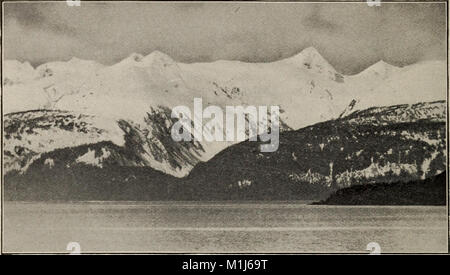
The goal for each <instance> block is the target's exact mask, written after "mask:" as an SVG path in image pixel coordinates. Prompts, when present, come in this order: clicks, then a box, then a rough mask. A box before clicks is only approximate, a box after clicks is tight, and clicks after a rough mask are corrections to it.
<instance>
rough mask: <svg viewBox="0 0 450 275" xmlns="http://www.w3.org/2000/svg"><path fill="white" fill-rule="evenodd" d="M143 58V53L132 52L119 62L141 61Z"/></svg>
mask: <svg viewBox="0 0 450 275" xmlns="http://www.w3.org/2000/svg"><path fill="white" fill-rule="evenodd" d="M143 59H144V56H143V55H142V54H140V53H132V54H130V55H129V56H128V57H126V58H125V59H123V60H122V61H120V62H119V64H124V63H135V62H141V61H142V60H143Z"/></svg>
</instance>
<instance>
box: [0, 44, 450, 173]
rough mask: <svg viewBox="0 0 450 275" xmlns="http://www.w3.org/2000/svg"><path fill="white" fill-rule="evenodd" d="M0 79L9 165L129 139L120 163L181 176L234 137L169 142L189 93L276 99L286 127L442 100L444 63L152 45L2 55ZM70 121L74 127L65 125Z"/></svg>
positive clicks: (217, 99) (252, 101) (216, 101)
mask: <svg viewBox="0 0 450 275" xmlns="http://www.w3.org/2000/svg"><path fill="white" fill-rule="evenodd" d="M2 83H3V91H2V93H3V108H4V109H3V112H4V113H5V114H7V115H6V116H5V129H6V127H9V128H8V129H9V130H8V131H6V130H5V134H6V135H9V138H7V139H5V144H4V145H5V149H6V151H8V152H9V153H8V154H10V155H7V156H6V157H7V158H6V160H5V162H6V165H5V170H6V172H8V171H13V170H19V171H22V170H26V168H27V167H28V165H29V164H30V163H31V162H32V161H33V159H36V158H38V157H39V156H40V155H41V154H42V153H45V152H50V151H53V150H55V149H61V148H66V147H72V146H79V145H82V144H90V143H93V142H101V141H110V142H112V143H113V144H115V145H117V146H124V145H125V144H127V145H128V146H132V148H134V149H133V150H134V152H136V154H137V155H139V161H127V162H126V164H127V165H135V166H150V167H152V168H154V169H156V170H159V171H162V172H164V173H167V174H171V175H174V176H177V177H181V176H185V175H187V174H188V173H189V171H190V170H191V169H192V168H193V167H194V166H195V164H196V163H198V162H199V161H207V160H209V159H211V158H212V157H213V156H214V155H216V154H217V153H218V152H220V151H221V150H223V149H225V148H226V147H228V146H230V145H232V144H233V142H202V143H189V144H187V143H181V144H179V143H176V142H174V141H173V140H171V138H170V136H169V133H170V127H171V125H172V124H173V123H174V121H173V119H171V118H170V112H171V109H172V108H173V107H174V106H178V105H186V106H189V107H191V108H192V107H193V106H192V104H193V99H194V98H202V100H203V105H204V107H206V106H208V105H216V106H221V107H224V106H230V105H233V106H236V105H244V106H246V105H254V106H259V105H278V106H280V110H281V115H280V116H281V117H280V119H281V121H282V125H283V128H284V129H299V128H302V127H306V126H308V125H312V124H315V123H318V122H322V121H327V120H330V119H335V118H339V117H344V116H348V115H349V114H352V113H354V112H355V111H357V110H363V109H367V108H369V107H374V106H377V107H381V106H391V105H396V104H415V103H419V102H432V101H437V100H444V99H446V64H445V62H443V61H427V62H420V63H417V64H413V65H409V66H405V67H401V68H400V67H395V66H392V65H390V64H387V63H385V62H383V61H380V62H378V63H376V64H374V65H372V66H370V67H369V68H367V69H365V70H364V71H362V72H360V73H358V74H356V75H343V74H341V73H339V72H337V71H336V70H335V69H334V68H333V66H331V65H330V64H329V63H328V62H327V61H326V60H325V59H324V58H323V57H322V56H321V55H320V54H319V53H318V52H317V51H316V50H315V49H314V48H306V49H304V50H303V51H301V52H300V53H298V54H297V55H295V56H292V57H290V58H287V59H283V60H279V61H275V62H271V63H244V62H240V61H225V60H219V61H215V62H211V63H191V64H184V63H179V62H176V61H174V60H173V59H172V58H171V57H169V56H167V55H166V54H164V53H161V52H158V51H155V52H152V53H151V54H149V55H147V56H143V55H140V54H132V55H130V56H129V57H127V58H126V59H124V60H122V61H120V62H118V63H116V64H114V65H111V66H105V65H102V64H99V63H97V62H95V61H87V60H80V59H77V58H72V59H70V60H69V61H65V62H49V63H46V64H42V65H40V66H38V67H36V68H33V67H32V66H31V65H30V64H29V63H27V62H25V63H21V62H19V61H16V60H6V61H4V63H3V78H2ZM67 125H71V126H70V127H71V128H70V127H69V128H70V129H68V128H67V127H66V126H67ZM75 125H82V126H80V127H78V128H77V127H75ZM74 127H75V128H76V129H75V128H74ZM85 127H87V129H86V131H84V130H80V129H84V128H85ZM75 130H76V131H77V135H79V137H78V136H76V137H75V136H73V135H72V134H73V131H75ZM74 139H76V140H74ZM50 140H53V142H50ZM130 144H131V145H130ZM5 155H6V154H5ZM88 158H91V160H89V161H90V162H91V163H93V164H95V165H100V164H101V162H102V160H104V159H105V158H107V157H105V156H104V155H102V156H101V158H102V159H97V158H99V157H98V156H96V155H92V156H91V155H87V156H86V157H85V158H84V159H83V160H84V161H88V160H87V159H88ZM92 158H93V159H92Z"/></svg>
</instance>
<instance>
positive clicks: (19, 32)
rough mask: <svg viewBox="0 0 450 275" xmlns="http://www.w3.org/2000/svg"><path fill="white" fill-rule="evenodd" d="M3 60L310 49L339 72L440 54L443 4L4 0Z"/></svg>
mask: <svg viewBox="0 0 450 275" xmlns="http://www.w3.org/2000/svg"><path fill="white" fill-rule="evenodd" d="M4 23H5V24H4V29H3V32H2V33H3V34H4V42H5V44H4V46H5V47H4V54H5V58H6V59H18V60H21V61H25V60H27V61H30V62H31V63H32V64H33V65H37V64H41V63H44V62H48V61H53V60H68V59H70V58H71V57H73V56H75V57H78V58H82V59H93V60H96V61H98V62H101V63H103V64H112V63H114V62H117V61H118V60H120V59H123V58H125V57H127V56H128V55H130V54H131V53H133V52H137V53H141V54H144V55H146V54H149V53H150V52H152V51H153V50H160V51H162V52H165V53H167V54H168V55H170V56H171V57H172V58H173V59H175V60H177V61H181V62H203V61H213V60H218V59H228V60H242V61H249V62H264V61H273V60H277V59H280V58H284V57H288V56H291V55H294V54H296V53H297V52H299V51H301V50H302V49H303V48H305V47H308V46H313V47H315V48H316V49H317V50H318V51H319V52H320V53H321V54H322V55H323V56H324V57H325V59H327V60H328V61H329V62H330V63H331V64H332V65H333V66H334V67H335V68H336V69H337V70H338V71H341V72H343V73H355V72H358V71H360V70H362V69H364V68H365V67H367V66H368V65H370V64H372V63H375V62H376V61H378V60H381V59H383V60H385V61H386V62H388V63H391V64H395V65H400V66H402V65H406V64H411V63H415V62H417V61H421V60H430V59H445V57H446V8H445V4H444V3H427V4H424V3H403V4H393V3H383V2H382V4H381V6H380V7H369V6H368V5H367V4H366V3H322V4H312V3H288V4H286V3H148V2H134V3H131V2H120V3H108V4H104V3H102V4H101V3H87V2H83V1H81V7H69V6H67V5H66V4H65V2H61V3H48V2H47V3H5V4H4Z"/></svg>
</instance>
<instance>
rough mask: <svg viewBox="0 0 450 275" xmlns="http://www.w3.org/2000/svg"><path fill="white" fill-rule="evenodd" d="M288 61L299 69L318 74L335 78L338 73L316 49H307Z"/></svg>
mask: <svg viewBox="0 0 450 275" xmlns="http://www.w3.org/2000/svg"><path fill="white" fill-rule="evenodd" d="M287 60H289V61H290V62H291V63H293V64H295V65H296V66H298V67H302V68H305V69H308V70H311V71H314V72H317V73H324V74H329V75H330V76H332V77H334V74H335V73H336V70H335V69H334V68H333V66H331V65H330V63H328V61H326V60H325V58H323V57H322V55H321V54H320V53H319V52H318V51H317V50H316V49H315V48H314V47H308V48H305V49H303V50H302V51H301V52H300V53H298V54H296V55H294V56H292V57H290V58H288V59H287Z"/></svg>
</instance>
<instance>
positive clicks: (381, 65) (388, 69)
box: [359, 60, 400, 79]
mask: <svg viewBox="0 0 450 275" xmlns="http://www.w3.org/2000/svg"><path fill="white" fill-rule="evenodd" d="M399 70H400V68H399V67H396V66H394V65H391V64H389V63H387V62H385V61H383V60H380V61H378V62H377V63H375V64H373V65H372V66H370V67H368V68H367V69H365V70H364V71H362V72H361V73H359V76H366V77H371V76H377V77H381V78H383V79H385V78H387V77H389V76H390V75H391V74H392V73H394V72H396V71H399Z"/></svg>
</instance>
